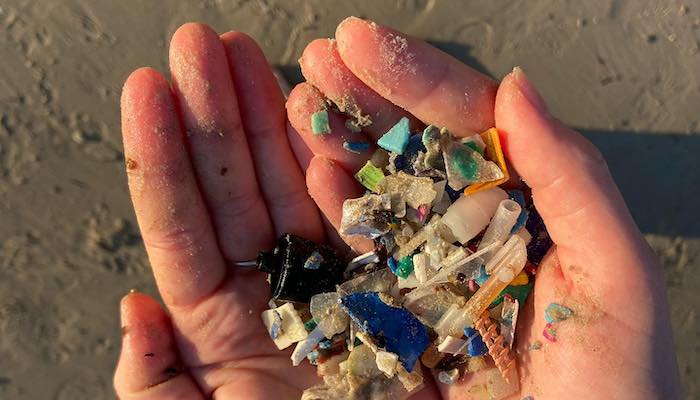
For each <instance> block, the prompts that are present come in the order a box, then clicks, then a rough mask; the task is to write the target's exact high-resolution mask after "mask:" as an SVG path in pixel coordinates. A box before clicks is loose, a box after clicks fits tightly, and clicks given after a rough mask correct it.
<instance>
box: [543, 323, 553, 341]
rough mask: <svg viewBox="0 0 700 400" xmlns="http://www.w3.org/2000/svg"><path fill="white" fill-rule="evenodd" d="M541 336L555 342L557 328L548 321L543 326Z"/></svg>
mask: <svg viewBox="0 0 700 400" xmlns="http://www.w3.org/2000/svg"><path fill="white" fill-rule="evenodd" d="M542 336H544V338H545V339H547V340H549V341H550V342H556V341H557V328H555V327H554V325H553V324H552V323H551V322H550V323H548V324H547V325H545V326H544V330H543V331H542Z"/></svg>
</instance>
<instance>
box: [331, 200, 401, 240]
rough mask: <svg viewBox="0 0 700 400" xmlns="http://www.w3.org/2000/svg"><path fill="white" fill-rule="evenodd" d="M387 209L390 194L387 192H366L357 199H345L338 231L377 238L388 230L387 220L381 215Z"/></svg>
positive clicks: (344, 233) (389, 206)
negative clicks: (379, 193) (378, 193)
mask: <svg viewBox="0 0 700 400" xmlns="http://www.w3.org/2000/svg"><path fill="white" fill-rule="evenodd" d="M389 210H391V196H389V195H388V194H383V195H377V194H367V195H364V196H362V197H360V198H357V199H347V200H345V202H344V203H343V216H342V219H341V222H340V233H341V234H343V235H361V236H366V237H368V238H370V239H374V238H377V237H379V236H381V235H383V234H385V233H387V232H389V229H390V226H389V222H388V220H386V218H384V217H382V213H383V212H385V211H389Z"/></svg>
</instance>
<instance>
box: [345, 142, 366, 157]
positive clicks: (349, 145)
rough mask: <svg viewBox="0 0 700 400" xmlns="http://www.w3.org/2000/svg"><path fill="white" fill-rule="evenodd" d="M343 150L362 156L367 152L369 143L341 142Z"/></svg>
mask: <svg viewBox="0 0 700 400" xmlns="http://www.w3.org/2000/svg"><path fill="white" fill-rule="evenodd" d="M343 148H344V149H345V150H346V151H349V152H350V153H355V154H362V153H366V152H368V151H369V143H367V142H348V141H343Z"/></svg>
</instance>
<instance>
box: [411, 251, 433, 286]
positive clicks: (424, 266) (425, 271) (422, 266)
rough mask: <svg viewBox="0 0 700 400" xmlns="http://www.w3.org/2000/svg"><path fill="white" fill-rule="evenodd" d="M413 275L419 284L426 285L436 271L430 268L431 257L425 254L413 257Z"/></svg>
mask: <svg viewBox="0 0 700 400" xmlns="http://www.w3.org/2000/svg"><path fill="white" fill-rule="evenodd" d="M413 273H414V274H415V275H416V279H418V282H419V283H425V282H427V281H428V279H430V278H432V277H433V276H434V275H435V270H434V269H433V268H431V267H430V257H428V255H427V254H425V253H416V254H414V255H413Z"/></svg>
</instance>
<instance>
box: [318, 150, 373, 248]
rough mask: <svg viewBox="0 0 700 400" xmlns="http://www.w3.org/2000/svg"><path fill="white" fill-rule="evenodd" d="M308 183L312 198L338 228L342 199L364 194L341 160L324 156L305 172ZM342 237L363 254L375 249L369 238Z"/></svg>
mask: <svg viewBox="0 0 700 400" xmlns="http://www.w3.org/2000/svg"><path fill="white" fill-rule="evenodd" d="M306 185H307V186H308V187H309V194H310V195H311V198H313V199H314V201H315V202H316V205H318V208H319V209H320V210H321V212H322V213H323V215H325V216H326V218H327V219H328V221H329V222H330V223H331V224H332V225H333V227H334V228H335V230H336V231H338V230H339V229H340V221H341V219H342V215H343V202H344V201H345V200H346V199H352V198H356V197H360V196H362V194H363V190H362V189H361V188H360V185H359V184H358V183H357V181H355V179H353V177H352V176H350V175H349V174H348V173H347V172H346V171H345V170H344V169H343V168H342V167H341V166H340V165H339V164H338V163H336V162H335V161H333V160H329V159H327V158H323V157H321V156H316V157H314V158H313V159H312V160H311V163H310V164H309V169H308V170H307V171H306ZM343 239H344V240H345V242H346V243H347V244H348V245H350V246H351V247H352V248H353V250H355V251H357V252H361V253H364V252H367V251H371V250H372V248H373V245H372V242H371V241H370V240H369V239H364V238H361V237H359V236H347V237H343Z"/></svg>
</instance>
